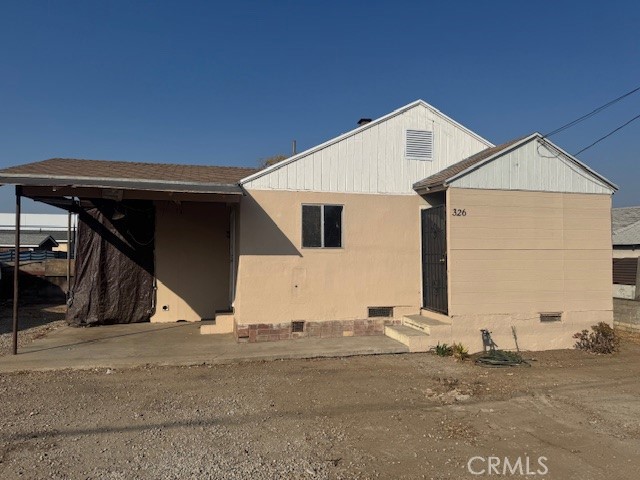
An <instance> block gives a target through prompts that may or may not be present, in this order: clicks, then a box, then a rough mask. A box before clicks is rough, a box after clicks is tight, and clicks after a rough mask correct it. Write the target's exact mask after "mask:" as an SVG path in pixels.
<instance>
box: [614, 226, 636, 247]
mask: <svg viewBox="0 0 640 480" xmlns="http://www.w3.org/2000/svg"><path fill="white" fill-rule="evenodd" d="M611 240H612V243H613V245H614V246H615V245H640V220H638V221H637V222H634V223H632V224H630V225H627V226H626V227H624V228H620V229H618V230H616V231H614V232H613V235H612V236H611Z"/></svg>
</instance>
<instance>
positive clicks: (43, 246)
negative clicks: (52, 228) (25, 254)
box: [0, 230, 60, 252]
mask: <svg viewBox="0 0 640 480" xmlns="http://www.w3.org/2000/svg"><path fill="white" fill-rule="evenodd" d="M52 233H53V232H40V231H37V230H36V231H33V230H22V231H21V232H20V235H21V238H22V241H21V243H20V248H21V250H47V251H53V250H54V249H56V248H58V247H59V246H60V244H59V243H58V242H57V241H56V239H55V238H54V237H53V235H52ZM14 246H15V230H13V231H11V230H0V252H8V251H12V250H13V249H14Z"/></svg>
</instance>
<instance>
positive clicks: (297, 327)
mask: <svg viewBox="0 0 640 480" xmlns="http://www.w3.org/2000/svg"><path fill="white" fill-rule="evenodd" d="M300 332H304V322H302V321H294V322H291V333H300Z"/></svg>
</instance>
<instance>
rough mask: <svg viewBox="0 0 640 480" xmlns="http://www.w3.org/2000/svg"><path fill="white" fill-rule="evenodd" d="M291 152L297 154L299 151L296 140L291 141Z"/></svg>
mask: <svg viewBox="0 0 640 480" xmlns="http://www.w3.org/2000/svg"><path fill="white" fill-rule="evenodd" d="M291 153H292V154H293V155H295V154H296V153H298V147H297V146H296V141H295V140H294V141H293V142H291Z"/></svg>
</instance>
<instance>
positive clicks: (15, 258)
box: [13, 185, 22, 355]
mask: <svg viewBox="0 0 640 480" xmlns="http://www.w3.org/2000/svg"><path fill="white" fill-rule="evenodd" d="M21 197H22V187H21V186H20V185H16V234H15V235H16V236H15V245H14V247H15V248H14V250H13V254H14V256H13V354H14V355H17V354H18V274H19V271H20V198H21Z"/></svg>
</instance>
